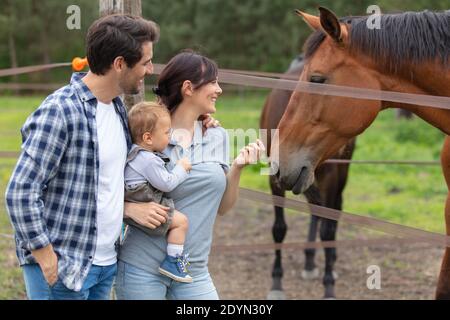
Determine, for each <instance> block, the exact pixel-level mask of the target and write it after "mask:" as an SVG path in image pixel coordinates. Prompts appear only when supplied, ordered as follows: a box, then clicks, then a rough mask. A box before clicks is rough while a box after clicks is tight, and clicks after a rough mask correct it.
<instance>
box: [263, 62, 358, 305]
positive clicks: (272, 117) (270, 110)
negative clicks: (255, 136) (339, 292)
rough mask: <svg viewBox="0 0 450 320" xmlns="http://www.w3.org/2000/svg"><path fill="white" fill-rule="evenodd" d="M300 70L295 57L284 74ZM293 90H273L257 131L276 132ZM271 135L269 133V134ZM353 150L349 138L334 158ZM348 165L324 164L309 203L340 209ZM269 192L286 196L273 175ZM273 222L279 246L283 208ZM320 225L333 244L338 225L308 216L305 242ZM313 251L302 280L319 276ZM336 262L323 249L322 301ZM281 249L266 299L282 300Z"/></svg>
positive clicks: (329, 293) (329, 291) (328, 295)
mask: <svg viewBox="0 0 450 320" xmlns="http://www.w3.org/2000/svg"><path fill="white" fill-rule="evenodd" d="M302 70H303V55H298V56H297V57H296V58H295V59H294V60H293V61H292V63H291V65H290V67H289V69H288V70H287V71H286V72H285V73H284V75H286V77H287V78H294V77H297V78H298V76H299V75H300V73H301V72H302ZM291 94H292V91H287V90H281V89H274V90H272V91H271V93H270V94H269V96H268V97H267V99H266V101H265V104H264V107H263V110H262V113H261V117H260V128H261V129H266V130H268V131H269V130H272V129H276V128H277V127H278V123H279V121H280V119H281V117H282V115H283V113H284V111H285V110H286V107H287V105H288V102H289V98H290V97H291ZM269 132H270V131H269ZM270 147H271V134H268V135H267V145H266V150H268V155H269V156H270ZM354 148H355V139H351V140H350V141H349V142H348V143H347V144H346V145H345V146H344V148H341V150H339V152H338V153H337V154H336V155H335V156H334V157H335V158H337V159H348V160H349V159H351V158H352V155H353V150H354ZM348 170H349V164H343V165H338V164H323V165H321V166H319V167H318V168H317V170H316V176H317V180H316V183H315V184H314V185H313V186H311V187H310V188H309V189H308V190H306V191H305V192H304V195H305V197H306V199H307V201H308V203H312V204H316V205H320V206H325V207H329V208H333V209H338V210H342V192H343V190H344V187H345V184H346V182H347V176H348ZM269 184H270V189H271V191H272V194H273V195H276V196H280V197H285V189H284V187H283V186H282V185H281V184H280V183H279V181H277V179H276V177H275V176H274V175H272V176H269ZM274 210H275V221H274V225H273V228H272V235H273V239H274V241H275V242H276V243H282V242H283V240H284V237H285V236H286V232H287V225H286V221H285V219H284V209H283V208H282V207H277V206H275V207H274ZM319 222H320V239H321V240H322V241H332V240H335V239H336V231H337V226H338V223H337V221H334V220H329V219H321V218H319V217H317V216H315V215H311V221H310V225H309V230H308V241H311V242H312V241H316V235H317V227H318V223H319ZM315 253H316V250H315V249H305V250H304V254H305V265H304V270H303V271H302V274H301V275H302V278H303V279H306V280H312V279H315V278H318V277H319V270H318V268H317V267H316V264H315V262H314V258H315ZM336 259H337V254H336V248H325V272H324V277H323V285H324V287H325V293H324V298H325V299H333V298H335V292H334V284H335V280H336V278H337V274H336V273H335V272H334V270H333V269H334V264H335V262H336ZM281 261H282V259H281V250H276V251H275V262H274V265H273V270H272V288H271V291H270V292H269V295H268V299H271V300H273V299H284V298H285V294H284V292H283V288H282V277H283V267H282V262H281Z"/></svg>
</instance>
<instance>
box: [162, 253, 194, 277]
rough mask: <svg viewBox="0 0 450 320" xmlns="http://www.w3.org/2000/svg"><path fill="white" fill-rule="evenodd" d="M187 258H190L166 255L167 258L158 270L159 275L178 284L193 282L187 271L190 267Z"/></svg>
mask: <svg viewBox="0 0 450 320" xmlns="http://www.w3.org/2000/svg"><path fill="white" fill-rule="evenodd" d="M187 258H188V256H186V255H182V256H180V255H177V256H176V257H171V256H169V255H166V258H165V259H164V261H163V262H162V263H161V266H160V267H159V269H158V270H159V273H161V274H163V275H165V276H168V277H169V278H171V279H173V280H175V281H178V282H186V283H191V282H193V279H192V277H191V276H190V275H189V274H188V271H187V266H188V265H189V261H188V260H187Z"/></svg>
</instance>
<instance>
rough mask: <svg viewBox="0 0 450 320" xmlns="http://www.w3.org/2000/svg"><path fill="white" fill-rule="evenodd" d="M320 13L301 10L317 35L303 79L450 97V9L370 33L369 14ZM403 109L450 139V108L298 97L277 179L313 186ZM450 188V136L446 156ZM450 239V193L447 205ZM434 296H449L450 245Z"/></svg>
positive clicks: (287, 122)
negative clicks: (339, 154)
mask: <svg viewBox="0 0 450 320" xmlns="http://www.w3.org/2000/svg"><path fill="white" fill-rule="evenodd" d="M319 10H320V16H319V17H317V16H313V15H309V14H306V13H303V12H300V11H298V12H297V13H298V14H299V15H300V16H302V17H303V19H304V20H305V21H306V22H307V23H308V25H309V26H310V27H312V28H313V29H314V30H315V32H314V33H313V35H312V36H311V37H310V38H309V39H308V42H307V45H306V53H305V54H306V56H305V59H306V60H305V66H304V69H303V72H302V73H301V75H300V80H301V81H309V82H315V83H327V84H335V85H344V86H352V87H359V88H370V89H377V90H387V91H399V92H404V93H420V94H429V95H439V96H446V97H448V96H450V85H449V84H450V68H449V65H450V63H449V58H450V12H449V11H447V12H443V13H435V12H429V11H425V12H420V13H416V12H407V13H401V14H394V15H382V16H381V17H380V22H381V24H380V26H381V28H380V29H371V28H368V24H367V22H368V19H369V17H359V18H354V19H342V20H338V18H337V17H336V15H335V14H334V13H332V12H331V11H329V10H328V9H325V8H319ZM388 107H394V108H402V109H407V110H410V111H412V112H413V113H414V114H415V115H417V116H418V117H420V118H422V119H423V120H425V121H426V122H428V123H430V124H431V125H433V126H434V127H436V128H438V129H440V130H441V131H443V132H444V133H445V134H447V135H449V134H450V111H449V110H445V109H435V108H428V107H424V106H419V105H410V104H401V103H392V102H387V101H372V100H360V99H353V98H341V97H333V96H324V95H316V94H308V93H299V92H296V93H294V94H293V95H292V97H291V100H290V101H289V105H288V107H287V109H286V112H285V113H284V115H283V118H282V119H281V121H280V124H279V126H278V128H279V137H278V138H279V145H275V144H274V145H272V151H271V152H272V154H274V153H275V152H278V153H279V154H278V155H277V156H278V157H279V161H280V162H279V164H278V165H279V169H280V171H279V176H280V179H281V181H282V182H283V184H284V185H285V186H286V188H287V189H288V190H293V192H294V193H296V194H299V193H302V192H304V191H305V190H307V189H308V188H309V186H310V185H311V184H312V183H313V181H314V171H315V169H316V168H317V167H318V166H319V165H320V164H321V163H322V162H323V161H325V160H326V159H328V158H329V157H330V156H332V155H333V154H334V153H335V152H336V151H337V150H339V148H341V147H342V146H343V145H345V144H346V143H347V141H349V140H350V139H352V138H353V137H355V136H357V135H359V134H361V133H362V132H363V131H364V130H365V129H366V128H367V127H369V126H370V124H371V123H372V122H373V121H374V119H375V118H376V116H377V115H378V113H379V112H380V111H381V110H383V109H386V108H388ZM441 162H442V168H443V173H444V177H445V180H446V183H447V186H448V187H449V190H450V138H449V137H448V136H447V137H446V139H445V142H444V147H443V149H442V153H441ZM445 219H446V229H447V230H446V231H447V235H450V192H449V195H448V197H447V202H446V208H445ZM436 298H438V299H450V248H446V250H445V255H444V258H443V262H442V266H441V272H440V276H439V281H438V285H437V291H436Z"/></svg>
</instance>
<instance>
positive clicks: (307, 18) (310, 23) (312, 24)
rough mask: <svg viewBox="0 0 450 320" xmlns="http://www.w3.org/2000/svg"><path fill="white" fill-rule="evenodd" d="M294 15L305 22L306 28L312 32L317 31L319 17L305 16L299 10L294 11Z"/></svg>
mask: <svg viewBox="0 0 450 320" xmlns="http://www.w3.org/2000/svg"><path fill="white" fill-rule="evenodd" d="M295 13H296V14H297V15H298V16H300V17H302V18H303V20H305V22H306V23H307V24H308V26H310V27H311V28H312V29H313V30H317V29H319V28H320V19H319V17H316V16H313V15H310V14H307V13H305V12H303V11H300V10H295Z"/></svg>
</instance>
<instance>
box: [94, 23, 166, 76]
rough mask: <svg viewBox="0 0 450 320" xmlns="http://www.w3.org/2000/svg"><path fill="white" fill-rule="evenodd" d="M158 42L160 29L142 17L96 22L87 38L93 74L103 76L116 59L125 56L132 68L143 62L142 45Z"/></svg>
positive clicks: (126, 61)
mask: <svg viewBox="0 0 450 320" xmlns="http://www.w3.org/2000/svg"><path fill="white" fill-rule="evenodd" d="M158 39H159V27H158V25H157V24H156V23H154V22H153V21H150V20H145V19H143V18H141V17H137V16H132V15H124V14H114V15H109V16H105V17H103V18H100V19H98V20H96V21H95V22H94V23H93V24H92V25H91V26H90V27H89V30H88V33H87V37H86V55H87V59H88V62H89V68H90V70H91V72H93V73H95V74H97V75H104V74H105V73H106V72H108V70H109V69H110V68H111V65H112V63H113V62H114V59H116V58H117V57H120V56H122V57H123V58H124V60H125V63H126V64H127V66H128V67H129V68H133V67H134V66H135V65H136V63H138V62H139V60H141V59H142V45H143V44H144V43H145V42H156V41H158Z"/></svg>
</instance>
